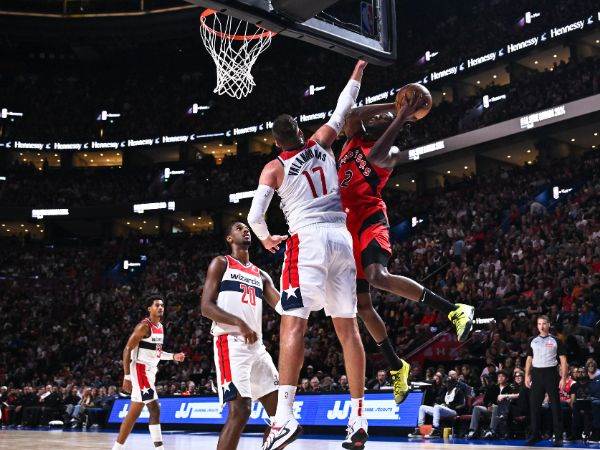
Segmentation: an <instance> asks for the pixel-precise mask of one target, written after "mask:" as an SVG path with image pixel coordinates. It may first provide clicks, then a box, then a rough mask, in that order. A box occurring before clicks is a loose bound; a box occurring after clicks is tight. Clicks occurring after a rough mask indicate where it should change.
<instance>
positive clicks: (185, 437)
mask: <svg viewBox="0 0 600 450" xmlns="http://www.w3.org/2000/svg"><path fill="white" fill-rule="evenodd" d="M115 437H116V433H113V432H93V431H92V432H77V431H74V432H71V431H38V430H1V431H0V449H18V450H33V449H36V450H37V449H42V448H44V449H45V448H48V449H56V450H62V449H78V450H88V449H89V450H92V449H93V450H101V449H103V450H110V449H111V447H112V444H113V442H114V439H115ZM217 437H218V436H217V434H216V433H183V432H182V433H178V432H168V431H167V432H164V433H163V438H164V443H165V449H166V450H183V449H185V450H188V449H201V450H205V449H206V450H209V449H214V448H216V447H217ZM341 438H342V437H341V436H340V437H338V438H337V439H336V438H335V436H332V437H326V438H325V437H322V438H320V439H319V438H315V437H310V438H302V439H299V440H297V441H296V442H294V443H293V444H291V445H290V446H289V447H287V449H289V450H339V449H341V448H342V447H341V445H340V444H341ZM387 439H388V440H381V439H380V438H377V439H373V440H370V441H369V442H368V444H367V446H366V448H367V449H369V450H392V449H394V450H419V449H420V448H422V449H424V450H475V447H476V446H485V447H486V450H494V449H501V450H522V449H523V448H524V447H523V446H522V443H523V441H497V442H494V443H490V442H486V441H465V440H462V439H457V440H449V441H446V442H444V441H442V440H438V441H432V442H424V441H414V440H413V441H408V440H407V439H406V438H393V437H392V438H387ZM261 443H262V436H259V435H258V434H246V435H244V437H242V440H241V441H240V445H239V446H238V450H251V449H252V450H257V449H260V446H261ZM542 446H550V442H549V441H546V442H544V443H540V444H538V447H542ZM584 447H585V446H584V445H583V444H581V443H565V447H564V448H584ZM589 447H590V448H600V446H599V445H597V444H596V445H590V446H589ZM126 448H127V449H135V450H146V449H147V450H152V449H153V448H154V446H153V445H152V443H151V442H150V436H149V435H148V434H147V433H134V434H132V435H131V436H130V438H129V440H128V441H127V445H126Z"/></svg>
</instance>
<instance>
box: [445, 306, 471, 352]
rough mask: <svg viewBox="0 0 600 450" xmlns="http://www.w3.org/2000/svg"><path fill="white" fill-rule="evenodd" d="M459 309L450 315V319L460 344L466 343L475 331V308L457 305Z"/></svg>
mask: <svg viewBox="0 0 600 450" xmlns="http://www.w3.org/2000/svg"><path fill="white" fill-rule="evenodd" d="M456 306H457V308H456V309H455V310H454V311H452V312H450V314H448V319H450V322H452V323H453V324H454V327H455V328H456V335H457V336H458V342H464V341H466V340H467V338H468V337H469V334H470V333H471V330H472V329H473V318H474V317H475V308H473V307H472V306H471V305H463V304H462V303H457V304H456Z"/></svg>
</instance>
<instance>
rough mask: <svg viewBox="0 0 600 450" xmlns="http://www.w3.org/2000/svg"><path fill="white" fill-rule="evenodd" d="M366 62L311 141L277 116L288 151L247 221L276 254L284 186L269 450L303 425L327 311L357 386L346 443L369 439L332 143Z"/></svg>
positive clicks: (350, 262)
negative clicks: (309, 331)
mask: <svg viewBox="0 0 600 450" xmlns="http://www.w3.org/2000/svg"><path fill="white" fill-rule="evenodd" d="M365 66H366V63H365V62H364V61H359V62H358V63H357V64H356V67H355V68H354V72H353V73H352V76H351V78H350V80H349V81H348V84H347V85H346V87H345V88H344V90H343V91H342V93H341V94H340V97H339V99H338V104H337V106H336V108H335V110H334V112H333V115H332V116H331V119H330V120H329V122H327V124H325V125H323V126H322V127H320V128H319V129H318V130H317V131H316V132H315V134H313V136H312V137H311V138H310V139H308V140H307V141H305V139H304V135H303V134H302V131H301V130H300V129H299V127H298V124H297V123H296V121H295V120H294V119H293V118H292V117H291V116H288V115H281V116H279V117H278V118H277V119H275V121H274V123H273V137H274V138H275V143H276V145H277V146H278V147H279V148H281V150H282V152H281V154H280V155H279V157H278V158H277V159H275V160H273V161H271V162H269V163H268V164H267V165H266V166H265V167H264V169H263V171H262V173H261V175H260V180H259V186H258V188H257V191H256V194H255V196H254V199H253V200H252V207H251V208H250V212H249V214H248V222H249V224H250V226H251V228H252V230H253V231H254V233H255V234H256V235H257V236H258V238H259V239H260V240H261V242H262V244H263V246H264V247H265V248H266V249H267V250H269V251H271V252H273V253H274V252H275V251H277V250H278V249H279V245H280V244H281V242H283V241H285V240H286V239H287V237H285V236H272V235H271V234H270V232H269V230H268V227H267V224H266V222H265V218H264V215H265V213H266V211H267V208H268V206H269V203H270V201H271V199H272V197H273V194H274V192H275V191H277V193H278V194H279V196H280V197H281V208H282V209H283V212H284V214H285V216H286V220H287V222H288V226H289V232H290V234H291V236H290V238H289V239H287V242H286V251H285V260H284V264H283V270H282V275H281V307H282V309H283V311H282V318H281V328H280V332H279V346H280V351H279V380H280V386H279V395H278V404H277V413H276V415H275V420H274V424H273V426H272V427H271V433H270V434H269V436H268V438H267V440H266V441H265V443H264V445H263V449H264V450H275V449H281V448H283V447H285V446H287V445H288V444H289V443H290V442H292V441H293V440H294V439H295V438H296V437H297V435H298V434H299V432H300V430H301V428H300V425H299V423H298V421H297V420H296V419H294V417H293V414H292V406H293V403H294V396H295V394H296V385H297V383H298V377H299V375H300V369H301V368H302V364H303V360H304V334H305V332H306V326H307V322H308V317H309V315H310V313H311V312H312V311H318V310H320V309H324V310H325V313H326V314H327V315H329V316H331V318H332V320H333V325H334V328H335V331H336V333H337V336H338V338H339V340H340V343H341V345H342V349H343V352H344V362H345V365H346V371H347V375H348V380H349V384H350V396H351V398H352V409H351V414H350V416H351V417H350V422H349V426H348V435H347V436H346V440H345V441H344V443H343V444H342V445H343V446H344V447H345V448H350V449H362V448H363V447H364V443H365V441H366V440H367V438H368V434H367V429H368V425H367V421H366V420H365V418H364V417H363V416H362V411H363V407H362V404H363V401H364V400H363V398H364V378H365V352H364V349H363V345H362V341H361V338H360V335H359V332H358V325H357V322H356V266H355V263H354V258H353V253H352V238H351V236H350V233H349V232H348V230H347V228H346V214H345V213H344V211H343V209H342V205H341V200H340V194H339V186H338V178H337V175H336V174H337V169H336V162H335V156H334V154H333V152H332V150H331V148H330V147H331V145H332V144H333V142H334V141H335V140H336V139H337V137H338V134H339V133H340V131H341V130H342V127H343V125H344V121H345V117H346V116H347V114H348V112H349V111H350V109H351V108H352V106H353V105H354V103H355V102H356V98H357V96H358V91H359V89H360V81H361V80H362V74H363V70H364V68H365Z"/></svg>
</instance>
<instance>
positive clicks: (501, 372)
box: [496, 369, 508, 378]
mask: <svg viewBox="0 0 600 450" xmlns="http://www.w3.org/2000/svg"><path fill="white" fill-rule="evenodd" d="M499 375H504V378H508V373H506V370H504V369H500V370H499V371H498V372H496V376H499Z"/></svg>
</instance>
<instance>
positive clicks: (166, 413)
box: [108, 392, 423, 427]
mask: <svg viewBox="0 0 600 450" xmlns="http://www.w3.org/2000/svg"><path fill="white" fill-rule="evenodd" d="M422 400H423V393H422V392H411V393H410V394H409V395H408V397H407V399H406V400H405V401H404V402H403V403H402V404H401V405H396V403H395V402H394V399H393V397H392V394H391V392H386V393H374V394H366V395H365V403H364V414H365V416H366V418H367V419H368V420H369V427H414V426H416V424H417V418H418V414H419V406H420V405H421V402H422ZM159 402H160V421H161V423H162V424H165V425H219V424H224V423H225V420H226V419H227V411H228V408H227V407H225V408H224V410H223V411H221V408H220V406H219V399H218V398H217V397H216V396H215V397H166V398H161V399H160V400H159ZM128 410H129V400H128V399H117V400H116V401H115V403H114V405H113V408H112V410H111V412H110V416H109V418H108V422H109V423H113V424H115V423H117V424H118V423H121V421H122V420H123V419H124V418H125V416H126V415H127V411H128ZM148 416H149V414H148V409H147V408H144V410H143V411H142V414H141V416H140V419H139V420H138V423H148ZM294 416H295V417H296V419H297V420H298V421H299V422H300V424H301V425H309V426H310V425H314V426H346V425H347V424H348V418H349V416H350V397H349V396H348V395H347V394H321V395H310V394H300V395H297V396H296V401H295V402H294ZM267 418H268V415H267V414H266V412H265V410H264V408H263V407H262V405H261V404H260V403H258V402H256V403H253V405H252V412H251V414H250V420H249V421H248V424H250V425H264V423H265V422H264V419H267Z"/></svg>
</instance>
